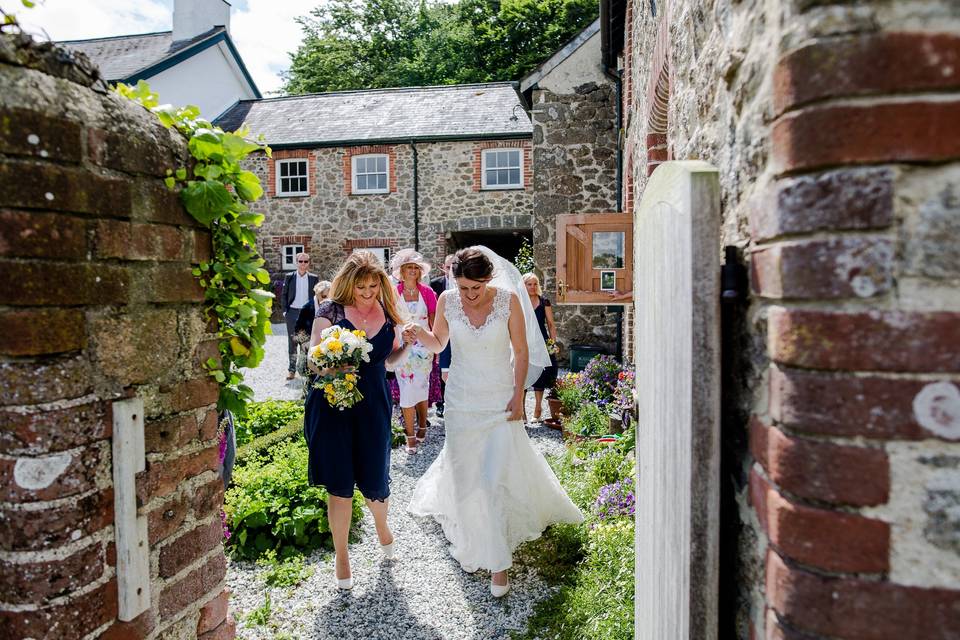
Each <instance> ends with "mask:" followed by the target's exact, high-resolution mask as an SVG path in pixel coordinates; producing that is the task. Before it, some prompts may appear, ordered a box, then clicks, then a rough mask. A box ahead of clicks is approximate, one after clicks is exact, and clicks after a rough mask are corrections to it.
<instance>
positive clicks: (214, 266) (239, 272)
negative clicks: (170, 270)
mask: <svg viewBox="0 0 960 640" xmlns="http://www.w3.org/2000/svg"><path fill="white" fill-rule="evenodd" d="M116 91H117V93H119V94H120V95H122V96H124V97H126V98H129V99H130V100H133V101H134V102H137V103H138V104H140V105H142V106H143V107H145V108H146V109H149V110H150V111H151V112H152V113H154V114H155V115H156V116H157V118H159V119H160V122H161V123H163V125H164V126H165V127H167V128H170V127H174V128H176V129H177V130H178V131H179V132H180V133H182V134H183V135H184V136H186V138H187V141H188V143H187V144H188V148H189V150H190V154H191V155H192V156H193V162H191V163H190V164H189V165H188V166H186V167H179V168H177V169H176V170H168V172H167V173H168V176H167V178H166V184H167V186H168V187H169V188H170V189H177V188H178V187H179V193H180V199H181V200H182V201H183V204H184V207H185V208H186V210H187V211H188V212H189V213H190V215H192V216H193V217H194V218H195V219H196V220H197V221H198V222H200V223H201V224H203V225H204V226H206V227H207V228H209V229H210V232H211V234H212V236H213V253H212V254H211V259H210V260H209V261H208V262H202V263H200V265H199V266H198V267H195V268H194V269H193V275H195V276H197V277H198V278H199V279H200V284H201V285H202V286H203V288H204V291H205V302H206V309H207V314H208V316H209V317H211V318H213V319H215V320H216V322H217V335H218V337H219V339H220V344H219V348H220V358H219V360H218V359H217V358H209V359H208V360H207V361H206V363H205V366H206V368H207V370H208V371H209V372H210V375H211V376H213V377H214V378H215V379H216V380H217V382H218V383H219V384H220V398H219V401H218V408H220V409H229V410H230V411H232V412H234V413H235V414H237V415H240V416H243V415H245V414H246V403H247V402H249V401H251V400H252V399H253V390H252V389H251V388H250V387H249V386H247V385H246V384H244V383H243V372H242V371H241V369H242V368H245V367H251V368H252V367H256V366H257V365H258V364H259V363H260V361H261V360H262V359H263V345H264V343H265V341H266V335H267V334H268V333H270V307H271V305H272V304H273V294H272V293H270V292H269V291H266V290H264V289H263V288H262V286H263V285H268V284H269V283H270V275H269V274H268V273H267V271H266V269H264V268H263V264H264V260H263V258H261V257H260V254H259V253H258V252H257V249H256V233H255V229H256V228H257V227H259V226H260V224H261V223H262V222H263V215H261V214H258V213H253V212H251V211H250V208H249V206H248V205H249V204H250V203H252V202H256V201H257V200H258V199H259V198H260V197H261V196H262V195H263V188H262V187H261V186H260V180H259V178H257V176H256V175H255V174H253V173H252V172H250V171H247V170H245V169H243V168H242V167H241V162H242V161H243V160H244V159H245V158H246V157H247V156H248V155H250V154H251V153H253V152H254V151H264V152H265V153H266V154H267V156H268V157H269V156H270V155H271V154H270V147H268V146H266V145H265V144H263V142H262V140H258V141H256V142H253V141H251V140H250V139H249V138H248V137H247V136H248V135H249V132H248V131H246V130H241V131H237V132H235V133H227V132H225V131H223V130H222V129H220V128H219V127H215V126H213V125H212V124H211V123H210V122H209V121H208V120H205V119H203V118H201V117H200V110H199V109H198V108H197V107H194V106H187V107H180V108H175V107H172V106H170V105H160V104H158V99H157V94H156V93H153V92H152V91H151V90H150V86H149V85H148V84H147V83H146V82H144V81H143V80H141V81H140V82H139V83H137V86H136V87H130V86H128V85H124V84H118V85H117V86H116Z"/></svg>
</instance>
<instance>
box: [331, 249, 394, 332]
mask: <svg viewBox="0 0 960 640" xmlns="http://www.w3.org/2000/svg"><path fill="white" fill-rule="evenodd" d="M366 280H377V281H378V282H379V283H380V295H379V296H378V298H379V300H380V303H381V304H382V305H383V309H384V311H385V312H386V314H387V318H388V319H390V320H391V321H392V322H393V323H394V324H401V323H403V322H406V318H405V316H404V315H402V314H401V313H400V308H399V307H398V306H397V295H396V291H395V290H394V288H393V285H391V284H390V280H389V278H387V272H386V271H384V270H383V265H381V264H380V261H379V260H378V259H377V256H375V255H373V254H372V253H370V252H369V251H357V252H355V253H353V254H351V256H350V257H349V258H347V261H346V262H344V263H343V266H342V267H340V270H339V271H337V275H335V276H334V277H333V284H331V285H330V300H333V301H334V302H336V303H337V304H341V305H343V306H345V307H348V306H350V305H352V304H353V303H354V287H356V286H357V283H359V282H364V281H366Z"/></svg>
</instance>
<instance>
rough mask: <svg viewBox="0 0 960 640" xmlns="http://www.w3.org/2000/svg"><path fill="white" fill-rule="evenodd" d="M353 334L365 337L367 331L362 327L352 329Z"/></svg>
mask: <svg viewBox="0 0 960 640" xmlns="http://www.w3.org/2000/svg"><path fill="white" fill-rule="evenodd" d="M353 335H355V336H357V337H358V338H366V337H367V332H366V331H364V330H363V329H354V331H353Z"/></svg>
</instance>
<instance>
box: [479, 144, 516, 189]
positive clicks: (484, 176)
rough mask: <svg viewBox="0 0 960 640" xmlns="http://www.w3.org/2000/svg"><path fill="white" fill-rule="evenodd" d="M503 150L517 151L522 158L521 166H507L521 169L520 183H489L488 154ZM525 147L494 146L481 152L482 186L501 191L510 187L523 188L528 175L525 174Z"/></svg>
mask: <svg viewBox="0 0 960 640" xmlns="http://www.w3.org/2000/svg"><path fill="white" fill-rule="evenodd" d="M501 151H516V152H518V153H517V156H518V157H519V158H520V166H519V167H507V168H508V169H513V168H517V169H519V170H520V183H519V184H487V156H488V155H489V154H491V153H497V152H501ZM523 151H524V150H523V147H493V148H491V149H483V150H482V151H481V152H480V188H481V189H484V190H488V191H501V190H509V189H523V188H524V184H525V183H526V175H524V173H525V172H524V156H523ZM502 168H503V167H497V169H502Z"/></svg>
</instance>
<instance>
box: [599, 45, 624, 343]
mask: <svg viewBox="0 0 960 640" xmlns="http://www.w3.org/2000/svg"><path fill="white" fill-rule="evenodd" d="M603 72H604V73H605V74H606V75H607V76H608V77H610V78H612V79H613V81H614V86H615V87H616V97H617V178H616V180H617V181H616V191H617V213H621V212H622V211H623V135H622V134H623V72H622V71H621V70H619V69H618V70H616V71H614V70H613V69H611V68H610V67H609V66H608V65H606V64H604V65H603ZM614 313H616V314H617V357H620V358H622V357H623V306H622V305H616V308H615V309H614Z"/></svg>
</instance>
